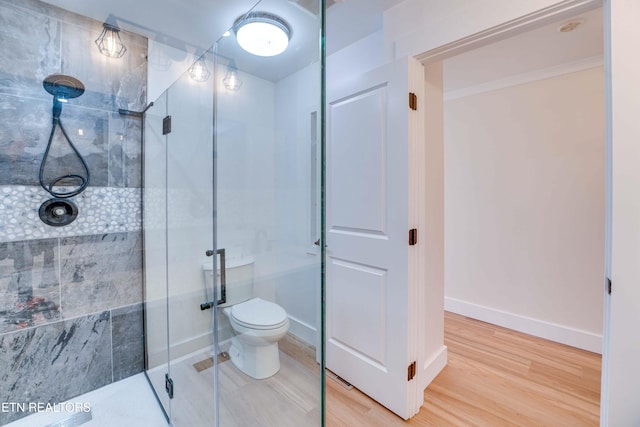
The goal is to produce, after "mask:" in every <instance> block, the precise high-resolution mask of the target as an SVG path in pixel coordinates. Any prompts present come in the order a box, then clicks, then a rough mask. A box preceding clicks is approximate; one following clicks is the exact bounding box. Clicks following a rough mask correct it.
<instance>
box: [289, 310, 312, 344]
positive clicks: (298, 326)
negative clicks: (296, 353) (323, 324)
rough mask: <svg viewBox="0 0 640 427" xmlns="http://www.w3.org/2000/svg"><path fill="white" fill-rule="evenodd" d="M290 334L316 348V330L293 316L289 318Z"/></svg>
mask: <svg viewBox="0 0 640 427" xmlns="http://www.w3.org/2000/svg"><path fill="white" fill-rule="evenodd" d="M289 333H290V334H291V335H295V337H296V338H299V339H300V340H301V341H304V342H305V343H307V344H309V345H311V346H313V347H315V346H316V328H314V327H313V326H311V325H309V324H308V323H305V322H303V321H302V320H299V319H296V318H295V317H293V316H289Z"/></svg>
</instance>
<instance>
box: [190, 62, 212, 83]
mask: <svg viewBox="0 0 640 427" xmlns="http://www.w3.org/2000/svg"><path fill="white" fill-rule="evenodd" d="M189 75H190V76H191V78H192V79H193V80H195V81H197V82H204V81H207V79H209V77H210V76H211V71H209V68H207V63H206V62H205V60H204V56H201V57H199V58H198V59H196V60H195V62H194V63H193V64H191V67H189Z"/></svg>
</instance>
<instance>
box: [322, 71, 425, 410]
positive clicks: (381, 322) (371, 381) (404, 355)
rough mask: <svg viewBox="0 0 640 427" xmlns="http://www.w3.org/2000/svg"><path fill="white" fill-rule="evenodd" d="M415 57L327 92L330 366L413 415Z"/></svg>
mask: <svg viewBox="0 0 640 427" xmlns="http://www.w3.org/2000/svg"><path fill="white" fill-rule="evenodd" d="M409 66H410V62H409V61H408V60H407V59H404V60H400V61H397V62H395V63H392V64H388V65H386V66H384V67H381V68H379V69H376V70H373V71H371V72H369V73H366V74H364V75H362V76H359V77H358V78H357V79H354V80H353V82H352V83H351V84H350V85H349V86H348V87H342V88H334V89H333V90H332V89H329V90H328V96H327V99H328V108H327V124H328V138H327V170H328V174H327V194H328V198H327V246H328V247H327V301H328V304H327V368H329V369H330V370H332V371H334V372H335V373H336V374H337V375H339V376H341V377H343V378H344V379H346V380H347V381H349V382H351V383H352V384H353V385H354V386H356V387H358V388H359V389H360V390H362V391H363V392H365V393H366V394H368V395H369V396H371V397H372V398H373V399H375V400H377V401H378V402H380V403H382V404H383V405H384V406H386V407H387V408H389V409H390V410H392V411H393V412H395V413H396V414H398V415H400V416H401V417H403V418H409V417H410V416H412V415H413V414H414V413H415V412H417V411H416V410H415V408H414V405H415V396H414V395H416V390H417V387H416V381H415V380H411V381H408V380H407V367H408V366H409V365H410V364H411V363H412V362H413V361H415V360H416V348H417V345H416V344H415V341H416V339H417V338H416V334H415V325H414V324H413V323H412V322H414V321H415V319H416V311H417V303H416V302H415V301H412V300H411V299H410V298H409V295H411V294H412V287H415V283H410V282H409V267H410V265H409V260H408V255H409V250H410V249H409V246H408V240H407V239H408V237H407V236H408V234H407V233H408V230H409V213H410V208H411V204H410V200H409V196H408V195H409V193H408V184H409V173H408V169H409V168H408V164H409V149H410V143H409V142H410V141H409V123H410V120H411V118H410V114H409V108H408V104H407V97H408V92H409V90H408V87H409ZM411 66H417V67H421V65H420V64H417V63H414V62H411ZM420 393H422V391H420ZM420 401H421V399H420Z"/></svg>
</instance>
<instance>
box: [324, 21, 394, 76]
mask: <svg viewBox="0 0 640 427" xmlns="http://www.w3.org/2000/svg"><path fill="white" fill-rule="evenodd" d="M383 36H384V34H383V32H382V31H378V32H375V33H372V34H370V35H369V36H367V37H364V38H362V39H361V40H359V41H357V42H355V43H353V44H351V45H349V46H347V47H345V48H344V49H342V50H339V51H337V52H335V53H333V54H332V55H329V56H328V57H327V75H326V79H327V85H331V86H332V87H339V86H341V85H343V84H346V83H348V82H349V81H350V80H351V79H353V78H355V76H358V75H360V74H362V73H365V72H366V71H369V70H373V69H374V68H376V67H379V66H381V65H383V64H384V51H383V43H384V38H383Z"/></svg>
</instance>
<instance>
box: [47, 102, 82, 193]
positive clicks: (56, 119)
mask: <svg viewBox="0 0 640 427" xmlns="http://www.w3.org/2000/svg"><path fill="white" fill-rule="evenodd" d="M61 112H62V103H61V102H60V101H58V100H55V101H54V103H53V124H52V126H51V135H49V142H47V148H46V150H45V151H44V156H43V157H42V162H41V163H40V173H39V178H40V185H41V186H42V188H44V189H45V190H46V191H47V192H48V193H49V194H51V195H52V196H53V197H56V198H59V199H66V198H69V197H73V196H77V195H78V194H80V193H82V192H83V191H84V190H85V188H87V185H89V178H90V177H91V174H90V173H89V168H88V167H87V164H86V163H85V161H84V159H83V158H82V155H81V154H80V152H79V151H78V149H77V148H76V146H75V145H73V142H71V138H69V135H68V134H67V131H66V130H65V129H64V126H62V122H61V121H60V113H61ZM56 127H59V128H60V130H61V131H62V134H63V135H64V137H65V139H66V140H67V143H68V144H69V146H70V147H71V149H72V150H73V152H74V153H75V154H76V156H78V159H80V163H82V167H83V168H84V170H85V171H86V172H87V177H86V178H85V177H83V176H82V175H77V174H67V175H62V176H59V177H57V178H54V179H53V180H52V181H51V182H50V183H49V185H46V184H45V183H44V168H45V165H46V164H47V158H48V157H49V150H51V144H52V143H53V136H54V135H55V133H56ZM65 179H77V180H79V187H78V188H76V189H75V190H72V191H66V192H64V191H63V192H59V191H54V189H53V187H54V186H55V185H57V184H58V183H59V182H60V181H62V180H65Z"/></svg>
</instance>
